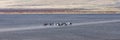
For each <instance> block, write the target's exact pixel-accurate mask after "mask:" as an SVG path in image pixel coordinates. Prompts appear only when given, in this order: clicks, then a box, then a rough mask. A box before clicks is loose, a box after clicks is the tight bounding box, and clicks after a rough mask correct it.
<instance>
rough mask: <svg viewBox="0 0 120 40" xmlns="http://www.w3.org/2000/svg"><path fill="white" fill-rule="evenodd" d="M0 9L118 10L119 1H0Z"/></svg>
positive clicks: (119, 6)
mask: <svg viewBox="0 0 120 40" xmlns="http://www.w3.org/2000/svg"><path fill="white" fill-rule="evenodd" d="M0 4H1V5H0V9H1V10H2V9H46V8H48V9H50V8H52V9H66V8H68V9H75V8H79V9H83V10H84V9H87V10H88V9H89V10H95V9H96V10H120V0H0Z"/></svg>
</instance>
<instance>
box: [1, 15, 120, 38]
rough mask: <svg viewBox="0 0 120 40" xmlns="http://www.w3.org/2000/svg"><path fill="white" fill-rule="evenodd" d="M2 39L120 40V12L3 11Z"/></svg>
mask: <svg viewBox="0 0 120 40" xmlns="http://www.w3.org/2000/svg"><path fill="white" fill-rule="evenodd" d="M54 22H72V23H73V25H70V26H62V27H59V26H54V27H53V26H49V27H46V26H43V24H44V23H54ZM76 24H77V25H76ZM0 40H120V14H100V15H97V14H82V15H80V14H67V15H66V14H47V15H46V14H41V15H38V14H36V15H35V14H26V15H25V14H24V15H23V14H21V15H20V14H19V15H17V14H16V15H15V14H2V15H0Z"/></svg>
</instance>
